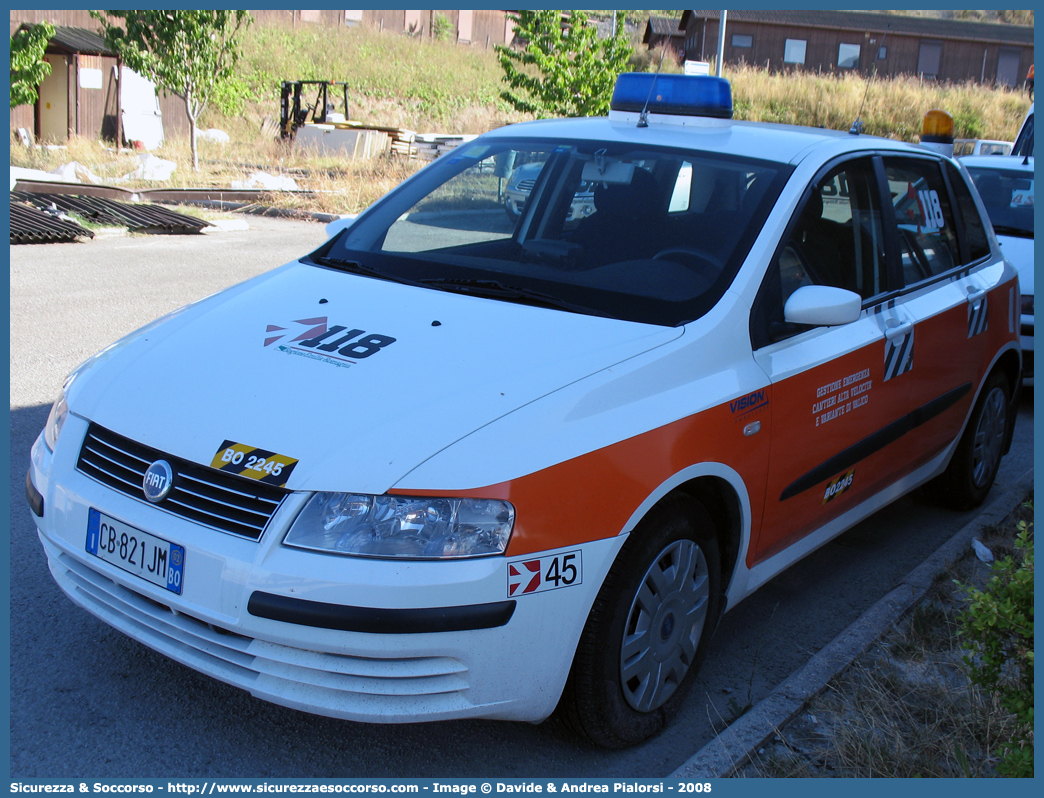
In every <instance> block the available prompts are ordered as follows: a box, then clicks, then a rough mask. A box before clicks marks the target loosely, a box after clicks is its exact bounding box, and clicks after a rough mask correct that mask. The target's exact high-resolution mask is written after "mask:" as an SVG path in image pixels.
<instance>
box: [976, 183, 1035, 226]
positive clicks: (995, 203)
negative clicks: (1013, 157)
mask: <svg viewBox="0 0 1044 798" xmlns="http://www.w3.org/2000/svg"><path fill="white" fill-rule="evenodd" d="M968 172H969V173H970V174H971V177H972V180H973V181H974V182H975V188H977V189H978V191H979V196H980V197H981V198H982V204H983V205H985V206H986V213H987V214H988V215H989V217H990V222H991V223H992V224H993V229H994V230H996V231H997V232H998V233H999V234H1000V235H1009V236H1021V237H1023V238H1033V172H1032V171H1021V170H1016V169H990V168H985V167H968Z"/></svg>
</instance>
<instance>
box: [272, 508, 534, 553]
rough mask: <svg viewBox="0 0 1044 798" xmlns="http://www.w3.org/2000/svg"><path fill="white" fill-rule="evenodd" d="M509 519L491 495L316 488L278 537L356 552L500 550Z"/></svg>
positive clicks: (301, 544) (307, 545)
mask: <svg viewBox="0 0 1044 798" xmlns="http://www.w3.org/2000/svg"><path fill="white" fill-rule="evenodd" d="M514 521H515V508H514V507H512V506H511V505H510V504H509V503H508V502H504V501H498V500H496V499H442V498H435V499H425V498H418V497H414V496H370V495H365V494H359V493H317V494H315V495H314V496H313V497H312V498H311V500H310V501H309V502H308V504H307V505H306V506H305V508H304V510H302V511H301V514H300V515H299V516H297V520H296V521H294V523H293V526H291V527H290V531H289V532H288V533H287V535H286V538H285V540H284V541H283V542H284V543H286V545H288V546H297V547H299V548H303V549H315V550H317V551H328V552H334V553H336V554H350V555H354V556H357V557H402V558H407V559H418V560H437V559H444V558H449V557H482V556H488V555H491V554H503V553H504V551H505V549H507V544H508V539H509V538H510V537H511V527H512V525H513V524H514Z"/></svg>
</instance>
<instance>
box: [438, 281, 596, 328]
mask: <svg viewBox="0 0 1044 798" xmlns="http://www.w3.org/2000/svg"><path fill="white" fill-rule="evenodd" d="M421 282H422V284H423V285H426V286H430V287H431V288H438V289H440V290H442V291H454V292H457V293H461V294H471V295H473V296H481V297H485V298H487V299H506V300H508V301H509V302H510V301H515V302H526V303H530V304H535V305H543V306H544V307H551V308H556V309H558V310H568V311H570V312H571V313H583V314H586V315H588V316H604V317H606V318H615V317H614V316H612V315H611V314H609V313H604V312H603V311H600V310H596V309H594V308H589V307H585V306H584V305H577V304H574V303H572V302H567V301H566V300H564V299H561V298H559V297H557V296H552V295H551V294H545V293H543V292H542V291H535V290H533V289H531V288H519V287H516V286H513V285H504V284H503V283H501V282H499V281H497V280H490V279H488V278H487V279H468V278H459V277H436V278H434V279H431V280H423V281H421Z"/></svg>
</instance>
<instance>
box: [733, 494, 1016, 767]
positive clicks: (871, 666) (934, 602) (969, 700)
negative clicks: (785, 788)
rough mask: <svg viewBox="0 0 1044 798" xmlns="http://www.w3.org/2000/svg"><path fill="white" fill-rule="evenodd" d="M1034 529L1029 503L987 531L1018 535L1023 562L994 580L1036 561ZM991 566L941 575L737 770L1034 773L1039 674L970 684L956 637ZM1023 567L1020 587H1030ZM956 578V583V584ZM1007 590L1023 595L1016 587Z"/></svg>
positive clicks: (981, 613)
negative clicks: (1035, 680) (1028, 720)
mask: <svg viewBox="0 0 1044 798" xmlns="http://www.w3.org/2000/svg"><path fill="white" fill-rule="evenodd" d="M1031 524H1032V507H1031V506H1024V507H1022V508H1020V509H1019V510H1018V511H1017V512H1016V513H1013V515H1012V516H1011V517H1009V518H1008V519H1006V520H1005V522H1004V523H1003V524H1000V525H998V526H997V527H996V528H995V529H991V530H988V531H985V532H983V538H984V539H985V540H988V541H989V542H990V546H991V548H993V549H994V550H995V551H998V550H1001V549H1002V548H1003V547H1004V545H1008V546H1011V545H1012V543H1011V541H1013V540H1014V539H1015V538H1016V533H1018V539H1019V549H1018V552H1017V554H1016V556H1015V558H1013V559H1012V560H1011V562H1005V560H1004V559H1002V560H1001V564H999V565H998V566H997V567H996V568H995V569H992V573H993V577H992V578H993V579H996V578H997V575H998V573H1001V574H1008V575H1009V576H1011V575H1013V574H1014V573H1016V572H1017V571H1018V569H1019V567H1020V563H1021V565H1022V566H1025V564H1026V562H1027V561H1028V562H1029V566H1030V568H1031V567H1032V553H1031V552H1032V549H1031V543H1030V534H1031V531H1030V527H1031ZM1005 541H1007V543H1005ZM1027 544H1030V546H1027ZM1020 558H1021V559H1020ZM983 570H984V566H983V564H982V563H980V562H979V561H978V560H977V559H975V558H974V556H972V555H968V556H967V557H965V558H964V559H963V560H962V561H961V562H960V563H957V564H955V565H953V566H951V567H950V568H949V569H948V570H947V573H946V576H948V577H949V578H946V579H939V580H936V583H935V584H934V586H933V588H932V590H931V593H930V595H929V597H928V598H927V599H926V600H925V601H923V602H921V603H920V604H919V605H918V606H917V607H915V608H914V609H913V610H912V611H911V612H910V613H909V614H908V615H907V617H906V618H905V619H903V621H902V622H901V623H900V624H898V626H897V628H896V629H895V630H894V631H893V632H892V633H891V634H889V635H888V636H886V638H885V639H884V640H882V641H881V642H880V643H879V644H878V645H876V646H875V647H874V648H873V649H871V650H870V651H869V652H868V653H867V654H865V655H863V656H862V657H860V658H859V659H857V660H856V662H855V663H854V664H853V665H852V666H851V667H850V668H848V669H847V670H846V671H845V672H844V673H842V674H841V675H839V676H838V677H835V678H834V679H832V680H831V681H830V682H829V683H828V685H827V688H826V690H825V691H824V692H823V694H822V695H820V696H819V697H817V698H816V699H815V700H813V701H812V702H811V703H810V705H809V707H808V711H807V712H806V713H803V714H802V715H800V716H798V718H797V719H795V720H794V721H792V722H791V723H790V724H788V726H787V727H786V728H785V729H783V730H782V731H781V732H780V733H779V735H778V742H777V743H776V744H773V745H770V746H767V747H766V750H765V751H763V752H759V754H758V755H757V756H755V757H754V758H753V760H752V762H751V763H750V764H749V765H747V766H745V767H744V768H742V769H741V770H740V771H739V773H738V774H737V775H741V776H747V777H793V776H799V777H809V776H813V777H824V776H854V777H871V776H877V777H886V778H909V777H943V778H956V777H963V778H970V777H984V776H986V777H988V776H997V775H1016V774H1019V775H1021V774H1028V773H1031V772H1032V771H1031V768H1032V754H1033V747H1032V746H1033V735H1032V727H1029V728H1027V726H1026V724H1025V723H1024V722H1023V721H1022V718H1023V717H1024V716H1025V710H1027V709H1028V711H1029V712H1032V682H1031V679H1032V677H1031V676H1030V677H1029V679H1030V681H1028V682H1027V678H1026V676H1027V674H1026V672H1025V671H1021V676H1022V678H1021V680H1020V679H1019V674H1020V669H1019V668H1018V667H1014V666H1013V665H1011V664H1009V665H1008V666H1007V667H1006V668H1001V670H1000V673H999V674H997V675H998V678H999V679H1000V687H1001V689H997V687H996V686H995V685H989V684H987V685H985V686H983V685H982V684H980V683H973V682H972V681H970V680H969V678H968V672H967V668H966V667H965V666H964V663H963V656H962V655H963V654H964V652H963V651H962V649H961V647H960V645H959V644H958V642H957V640H958V638H957V631H958V628H959V622H958V615H959V613H960V610H961V607H962V606H963V605H964V604H966V603H967V602H968V601H969V600H971V601H973V602H974V601H975V599H976V596H977V595H978V594H977V593H975V590H977V589H976V588H972V587H970V584H971V583H972V582H975V581H977V580H978V581H980V582H981V581H983V580H981V578H977V577H976V574H981V573H982V572H983ZM1022 573H1023V580H1024V581H1023V582H1021V583H1020V584H1021V585H1022V586H1025V585H1026V584H1027V582H1026V581H1025V571H1023V572H1022ZM958 576H959V580H960V584H959V585H958V584H956V583H955V581H954V580H955V579H957V578H958ZM1005 590H1007V591H1008V593H1009V594H1014V593H1017V592H1018V591H1017V589H1016V590H1012V588H1011V587H1010V586H1009V587H1008V588H1005ZM994 592H996V591H994ZM1031 594H1032V590H1030V595H1031ZM1013 597H1014V596H1013ZM1014 604H1017V602H1013V605H1014ZM971 606H973V607H974V606H976V605H975V604H974V603H973V604H972V605H971ZM1000 606H1001V607H1003V606H1005V604H1004V602H1003V601H1001V602H1000ZM1002 614H1003V613H1002ZM988 616H989V617H992V615H991V611H990V610H988V609H987V608H984V607H979V608H978V610H977V611H975V612H973V613H972V617H974V618H976V619H978V620H980V621H981V620H983V619H985V618H986V617H988ZM963 617H965V618H967V617H968V614H967V611H966V612H965V615H964V616H963ZM967 623H968V621H967V620H963V621H961V622H960V624H965V625H966V624H967ZM1003 645H1004V646H1006V648H1005V649H1004V650H1005V651H1007V652H1008V655H1007V656H1009V657H1011V658H1012V659H1013V660H1014V661H1016V662H1019V663H1020V667H1021V665H1024V664H1025V662H1026V660H1025V657H1024V655H1025V654H1028V655H1029V656H1030V658H1029V660H1028V662H1029V663H1030V664H1031V663H1032V650H1031V649H1026V648H1025V647H1024V646H1021V645H1020V644H1018V643H1010V642H1008V643H1004V644H1003ZM1020 657H1022V659H1021V660H1020V659H1019V658H1020ZM990 661H991V660H990V659H989V658H988V657H987V655H981V656H979V657H978V658H977V659H976V660H975V662H976V663H977V664H978V665H980V666H986V665H988V664H989V663H990ZM1030 673H1031V671H1030ZM975 681H976V682H979V681H982V680H980V679H978V678H976V679H975ZM987 681H988V680H987ZM987 687H988V688H989V689H986V688H987ZM1027 687H1028V693H1027ZM1005 688H1006V689H1005ZM1012 691H1015V692H1012ZM1020 712H1021V713H1023V714H1022V715H1021V716H1020ZM1030 717H1031V715H1030ZM998 752H999V753H998Z"/></svg>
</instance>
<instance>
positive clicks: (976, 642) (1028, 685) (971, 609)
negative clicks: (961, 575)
mask: <svg viewBox="0 0 1044 798" xmlns="http://www.w3.org/2000/svg"><path fill="white" fill-rule="evenodd" d="M964 587H965V589H966V590H967V593H968V599H969V604H968V607H967V608H966V609H965V610H964V611H963V612H962V613H961V615H960V618H959V622H960V626H961V636H962V637H963V638H964V640H965V642H966V643H967V644H968V646H969V648H970V649H971V653H970V654H968V655H966V656H965V657H964V661H965V663H966V664H967V665H968V666H969V668H970V676H971V680H972V682H974V683H975V684H978V685H980V686H982V687H983V688H985V689H986V690H988V691H989V692H990V693H991V694H993V695H995V696H996V697H997V698H998V699H999V701H1000V704H1001V706H1003V707H1004V708H1005V709H1007V710H1008V711H1009V712H1011V713H1012V714H1013V715H1014V716H1015V719H1016V721H1017V724H1018V727H1017V728H1018V732H1017V734H1016V739H1014V740H1010V741H1008V742H1005V743H1003V744H1002V745H1001V746H1000V749H999V750H998V751H997V753H998V755H999V756H1000V757H1001V763H1000V764H999V765H998V767H997V771H998V772H999V773H1000V774H1001V775H1004V776H1015V777H1032V776H1033V524H1032V523H1026V522H1025V521H1021V522H1019V533H1018V536H1017V537H1016V539H1015V553H1014V554H1013V555H1012V556H1010V557H1005V558H1004V559H1002V560H999V561H997V562H996V563H994V565H993V569H992V575H991V577H990V580H989V582H988V583H987V585H986V589H985V590H979V589H977V588H974V587H970V586H964Z"/></svg>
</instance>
